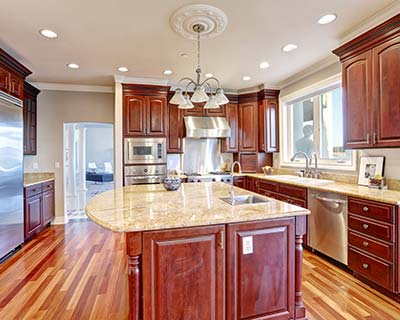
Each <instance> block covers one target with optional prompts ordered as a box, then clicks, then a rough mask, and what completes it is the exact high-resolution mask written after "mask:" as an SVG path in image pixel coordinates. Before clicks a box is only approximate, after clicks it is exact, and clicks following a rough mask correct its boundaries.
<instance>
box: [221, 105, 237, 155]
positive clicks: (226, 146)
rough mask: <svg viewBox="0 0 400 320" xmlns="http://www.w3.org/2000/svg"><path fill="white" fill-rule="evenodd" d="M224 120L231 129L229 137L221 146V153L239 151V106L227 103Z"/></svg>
mask: <svg viewBox="0 0 400 320" xmlns="http://www.w3.org/2000/svg"><path fill="white" fill-rule="evenodd" d="M225 112H226V119H227V120H228V123H229V126H230V128H231V137H230V138H227V139H225V141H224V142H223V144H222V151H223V152H232V153H233V152H238V151H239V106H238V104H237V103H228V104H227V105H226V106H225Z"/></svg>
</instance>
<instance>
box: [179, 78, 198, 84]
mask: <svg viewBox="0 0 400 320" xmlns="http://www.w3.org/2000/svg"><path fill="white" fill-rule="evenodd" d="M185 80H189V82H194V81H193V80H192V79H191V78H189V77H184V78H181V79H180V80H179V81H178V85H180V84H181V82H183V81H185Z"/></svg>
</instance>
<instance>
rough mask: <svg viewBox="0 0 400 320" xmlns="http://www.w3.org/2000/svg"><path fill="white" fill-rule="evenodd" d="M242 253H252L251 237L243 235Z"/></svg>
mask: <svg viewBox="0 0 400 320" xmlns="http://www.w3.org/2000/svg"><path fill="white" fill-rule="evenodd" d="M242 241H243V242H242V243H243V254H244V255H245V254H251V253H253V237H252V236H248V237H243V240H242Z"/></svg>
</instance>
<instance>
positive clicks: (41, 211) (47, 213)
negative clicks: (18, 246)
mask: <svg viewBox="0 0 400 320" xmlns="http://www.w3.org/2000/svg"><path fill="white" fill-rule="evenodd" d="M24 194H25V206H24V225H25V241H27V240H29V239H31V238H32V237H33V236H35V235H36V234H38V233H39V232H41V231H42V230H43V229H44V228H46V227H47V226H48V225H49V224H50V222H51V221H52V220H53V219H54V217H55V203H54V181H47V182H43V183H38V184H35V185H30V186H27V187H25V189H24Z"/></svg>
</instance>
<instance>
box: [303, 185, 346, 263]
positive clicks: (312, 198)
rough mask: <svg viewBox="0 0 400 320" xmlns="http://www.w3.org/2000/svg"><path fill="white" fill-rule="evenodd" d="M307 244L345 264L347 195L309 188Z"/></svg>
mask: <svg viewBox="0 0 400 320" xmlns="http://www.w3.org/2000/svg"><path fill="white" fill-rule="evenodd" d="M308 208H309V209H310V210H311V215H309V217H308V245H309V246H310V247H311V248H313V249H315V250H317V251H319V252H321V253H323V254H325V255H327V256H328V257H331V258H333V259H335V260H336V261H339V262H341V263H343V264H345V265H346V266H347V197H346V196H344V195H340V194H337V193H332V192H323V191H317V190H309V193H308Z"/></svg>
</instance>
